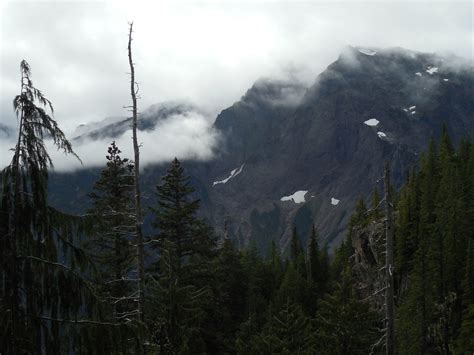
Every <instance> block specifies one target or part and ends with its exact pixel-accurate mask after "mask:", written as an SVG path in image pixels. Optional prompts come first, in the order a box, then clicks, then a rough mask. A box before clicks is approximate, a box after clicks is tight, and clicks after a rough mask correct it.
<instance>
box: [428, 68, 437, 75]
mask: <svg viewBox="0 0 474 355" xmlns="http://www.w3.org/2000/svg"><path fill="white" fill-rule="evenodd" d="M426 72H427V73H428V74H430V75H433V74H434V73H437V72H438V67H428V69H426Z"/></svg>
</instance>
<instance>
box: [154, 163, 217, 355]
mask: <svg viewBox="0 0 474 355" xmlns="http://www.w3.org/2000/svg"><path fill="white" fill-rule="evenodd" d="M156 191H157V192H156V196H157V206H156V207H153V208H151V211H152V212H153V214H154V217H155V218H154V221H153V226H154V227H155V228H156V230H157V234H156V236H154V237H153V239H151V240H150V241H149V242H151V243H153V244H152V245H154V246H155V250H156V251H157V252H158V253H159V260H158V261H157V262H155V264H154V268H153V270H150V273H151V277H152V279H155V280H156V283H154V284H155V285H154V286H155V292H154V293H153V294H154V295H155V298H156V300H154V301H152V302H151V303H150V306H151V310H150V311H151V312H155V313H154V314H155V315H156V316H154V317H153V318H154V319H150V327H151V328H152V329H154V334H155V342H156V343H157V344H159V346H160V349H161V351H172V352H182V351H188V350H186V349H190V348H192V349H194V351H205V344H204V340H203V331H204V329H203V328H202V324H201V323H202V320H203V317H204V310H203V309H204V308H205V307H206V300H207V299H208V297H209V295H210V292H211V289H210V287H209V283H208V282H206V278H207V277H208V276H209V275H210V274H211V271H210V270H211V256H212V255H213V253H214V249H215V238H214V237H213V234H212V231H211V230H210V228H209V227H208V226H207V225H206V224H205V223H204V222H203V221H202V220H200V219H199V218H198V217H197V216H196V214H197V211H198V208H199V200H197V199H193V198H192V194H193V192H194V189H193V188H192V187H191V185H190V184H189V177H187V176H186V175H185V174H184V169H183V168H182V166H181V163H180V162H179V161H178V159H176V158H175V159H174V160H173V162H172V163H171V166H170V168H169V169H168V172H167V175H166V176H164V177H163V182H162V184H161V185H158V186H157V187H156Z"/></svg>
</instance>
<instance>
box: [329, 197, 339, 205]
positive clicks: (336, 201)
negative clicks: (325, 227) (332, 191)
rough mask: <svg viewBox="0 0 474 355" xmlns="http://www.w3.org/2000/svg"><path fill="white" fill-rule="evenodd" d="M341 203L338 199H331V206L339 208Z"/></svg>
mask: <svg viewBox="0 0 474 355" xmlns="http://www.w3.org/2000/svg"><path fill="white" fill-rule="evenodd" d="M339 201H340V200H338V199H337V198H334V197H331V205H333V206H337V204H338V203H339Z"/></svg>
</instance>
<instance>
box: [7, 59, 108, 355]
mask: <svg viewBox="0 0 474 355" xmlns="http://www.w3.org/2000/svg"><path fill="white" fill-rule="evenodd" d="M20 68H21V92H20V94H19V95H17V96H16V97H15V99H14V101H13V106H14V110H15V112H16V114H17V117H18V121H19V125H18V129H19V130H18V140H17V143H16V146H15V148H14V149H13V152H14V153H13V158H12V161H11V163H10V165H9V166H8V167H6V168H5V170H4V171H3V172H2V189H1V198H0V234H1V235H2V238H1V239H0V253H1V254H0V260H1V266H2V268H1V275H0V277H1V279H2V280H3V281H2V283H1V284H0V312H1V313H2V314H0V319H2V327H1V330H0V337H1V338H0V346H1V349H2V350H1V351H2V352H4V353H9V354H21V353H33V352H35V351H38V350H39V349H40V351H41V352H45V353H60V352H65V351H69V349H71V347H72V346H73V344H74V340H78V339H79V338H80V336H76V335H77V333H75V332H76V331H77V332H79V331H80V332H81V333H82V334H86V335H87V333H88V331H89V330H90V327H89V328H87V325H86V323H87V324H90V323H91V322H92V323H93V322H94V319H92V320H90V319H89V320H87V321H86V320H83V319H81V316H82V315H84V316H90V317H92V318H93V317H95V316H97V309H98V305H97V302H95V301H94V300H95V297H94V295H95V293H94V290H93V288H92V285H90V283H89V282H88V281H87V280H85V279H84V277H83V276H82V273H83V272H85V266H86V259H85V255H84V253H83V251H82V250H81V249H80V248H79V247H78V246H77V237H78V236H79V235H81V234H83V233H84V228H83V227H84V224H83V223H82V222H83V221H82V220H81V219H79V218H76V217H74V216H69V215H66V214H64V213H61V212H60V211H57V210H55V209H53V208H52V207H50V206H49V205H48V202H47V181H48V169H49V168H50V167H52V166H53V162H52V160H51V157H50V156H49V154H48V152H47V150H46V146H45V143H44V137H45V136H48V137H50V138H51V139H52V141H53V143H54V144H55V145H56V147H57V148H58V149H61V150H63V151H64V152H65V153H66V154H72V155H74V156H76V155H75V153H74V152H73V150H72V147H71V144H70V143H69V141H68V140H67V139H66V137H65V135H64V133H63V132H62V131H61V129H60V128H59V126H58V124H57V122H56V121H55V120H54V119H53V118H52V115H53V107H52V104H51V102H50V101H49V100H48V99H47V98H46V97H45V96H44V95H43V94H42V92H41V91H40V90H38V89H36V88H35V87H34V86H33V82H32V80H31V70H30V66H29V65H28V63H27V62H26V61H24V60H23V61H22V62H21V65H20ZM48 109H49V111H50V114H48V112H47V110H48ZM76 157H77V156H76ZM95 306H97V307H95ZM95 320H97V318H96V319H95ZM97 323H99V322H97ZM60 324H61V327H60ZM71 326H73V327H75V329H71ZM91 347H92V345H91V344H90V343H89V344H88V347H87V349H91Z"/></svg>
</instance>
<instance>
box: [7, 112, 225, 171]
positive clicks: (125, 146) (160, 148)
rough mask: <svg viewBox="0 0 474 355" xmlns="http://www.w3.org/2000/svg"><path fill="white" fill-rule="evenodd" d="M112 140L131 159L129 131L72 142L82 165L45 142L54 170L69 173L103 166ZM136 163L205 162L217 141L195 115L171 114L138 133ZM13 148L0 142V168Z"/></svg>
mask: <svg viewBox="0 0 474 355" xmlns="http://www.w3.org/2000/svg"><path fill="white" fill-rule="evenodd" d="M112 140H115V142H116V144H117V146H118V147H119V148H120V150H121V151H122V156H123V157H126V158H129V159H131V160H133V157H134V155H133V146H132V132H131V130H128V131H126V132H125V133H124V134H122V135H121V136H119V137H115V138H107V139H105V138H104V139H98V140H82V141H79V142H76V144H74V143H73V149H74V151H75V152H76V154H77V155H78V156H79V157H80V158H81V160H82V161H83V164H84V166H82V165H81V164H80V162H79V161H78V160H77V159H76V158H74V157H72V156H65V155H64V154H63V152H62V151H58V150H57V149H56V148H55V147H54V146H53V144H52V142H51V141H46V142H47V147H48V152H49V153H50V155H51V158H52V160H53V164H54V170H55V171H59V172H63V171H73V170H77V169H81V168H83V167H87V168H90V167H103V166H105V164H106V159H105V156H106V154H107V147H108V146H109V145H110V143H111V142H112ZM138 141H139V144H140V145H141V148H140V164H141V167H142V168H145V167H146V166H148V165H150V164H152V163H154V164H156V163H162V162H168V161H170V160H172V159H173V158H175V157H177V158H178V159H181V160H185V159H193V160H207V159H210V158H211V157H212V156H213V153H214V149H215V147H216V146H217V144H218V142H219V135H218V134H217V132H215V131H214V130H213V129H212V127H211V125H210V120H209V119H208V118H206V117H205V116H203V115H201V114H198V113H194V112H193V113H186V114H181V115H174V116H172V117H169V118H168V119H167V120H164V121H162V122H159V123H158V124H157V125H156V126H155V128H154V129H153V130H150V131H139V132H138ZM13 146H14V140H13V139H12V138H10V139H8V140H6V139H3V140H0V166H1V167H2V168H3V167H4V166H6V165H8V164H9V163H10V161H11V157H12V154H13V152H11V151H9V149H10V148H12V147H13Z"/></svg>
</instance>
